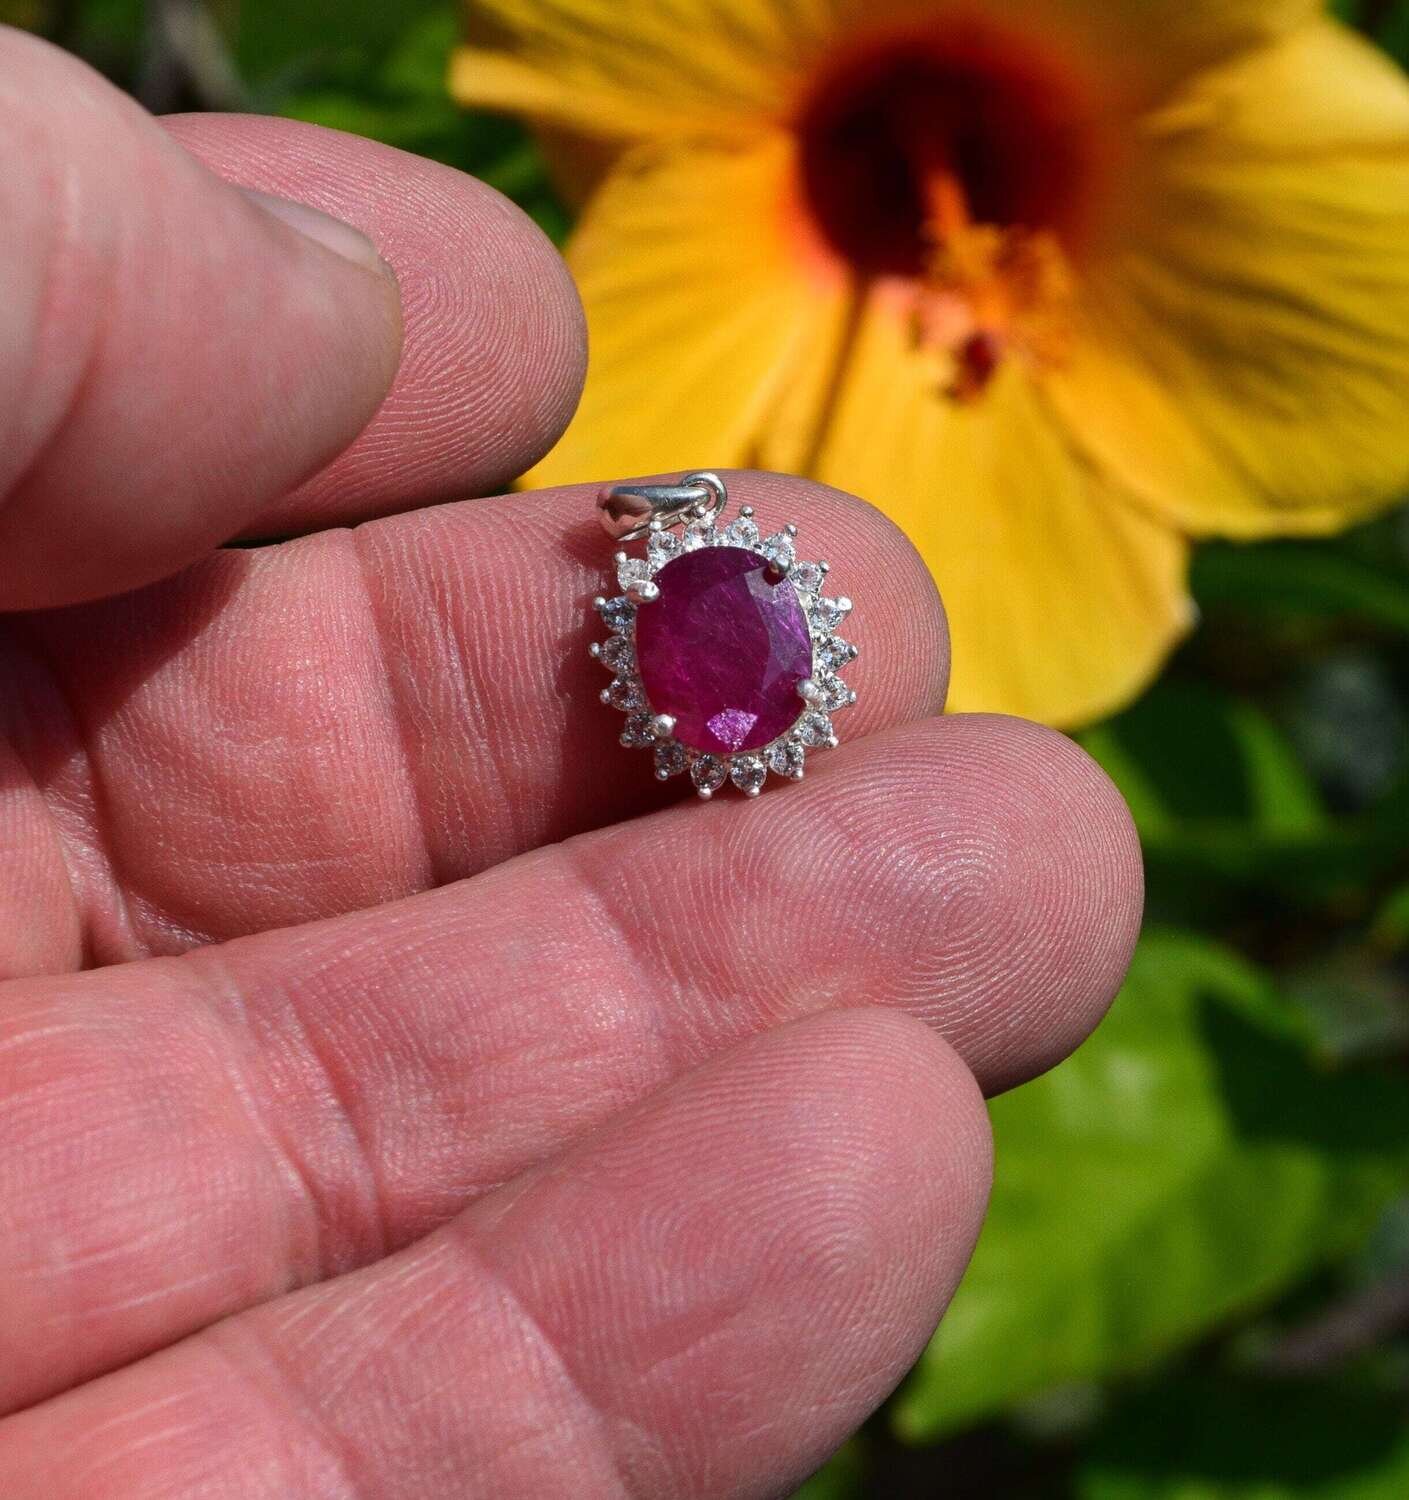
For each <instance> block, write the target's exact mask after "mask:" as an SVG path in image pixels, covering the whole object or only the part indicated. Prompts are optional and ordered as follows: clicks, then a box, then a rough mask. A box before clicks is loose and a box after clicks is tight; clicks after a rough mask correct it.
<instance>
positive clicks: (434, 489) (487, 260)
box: [162, 115, 587, 532]
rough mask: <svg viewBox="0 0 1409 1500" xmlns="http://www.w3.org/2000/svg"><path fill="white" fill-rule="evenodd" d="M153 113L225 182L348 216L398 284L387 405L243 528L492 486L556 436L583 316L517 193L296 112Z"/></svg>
mask: <svg viewBox="0 0 1409 1500" xmlns="http://www.w3.org/2000/svg"><path fill="white" fill-rule="evenodd" d="M162 124H163V126H164V127H165V129H166V130H167V131H168V132H169V133H170V134H171V135H172V136H173V137H175V138H176V139H177V140H179V141H180V142H181V143H182V145H183V146H185V147H186V148H187V149H188V150H190V151H192V152H193V153H194V154H195V155H196V156H197V157H198V158H199V159H200V160H202V161H203V162H205V163H206V165H207V166H208V167H210V168H211V170H212V171H214V172H216V173H217V174H218V175H220V176H221V177H223V178H225V179H226V180H227V181H231V182H238V183H240V184H242V185H244V186H246V187H251V188H254V189H256V190H258V191H261V192H266V193H272V194H276V195H279V196H282V197H291V198H296V199H297V200H298V201H299V202H301V203H308V204H312V205H313V206H315V207H317V208H319V209H322V210H324V211H325V212H327V213H331V214H333V215H335V216H336V217H338V218H339V219H343V220H345V221H347V222H348V223H351V224H353V225H355V226H357V228H359V229H360V230H361V231H362V232H363V233H365V234H366V235H368V236H369V237H370V238H371V239H372V240H373V241H374V242H375V243H376V244H377V246H378V248H379V250H380V251H381V253H382V255H383V256H385V258H386V259H387V260H388V261H389V262H390V263H391V265H392V266H393V267H394V268H395V270H396V273H397V276H398V278H399V280H400V283H401V288H402V295H403V300H404V304H405V311H406V347H405V352H404V355H403V358H402V361H401V367H400V370H399V373H398V376H397V380H396V383H395V385H394V387H393V389H392V391H391V393H390V395H389V396H388V398H387V400H386V402H385V404H384V405H383V406H382V408H381V410H380V411H379V412H378V414H377V416H376V419H375V420H374V421H373V422H372V423H371V424H370V426H369V427H368V428H367V430H366V431H365V432H364V433H362V435H361V436H360V437H359V439H358V440H357V442H356V443H354V444H353V445H352V447H351V448H350V449H349V450H348V451H347V452H346V453H344V454H342V455H340V456H339V457H338V459H337V460H336V461H335V462H334V463H332V464H330V465H329V466H328V467H327V468H326V469H324V470H323V471H322V472H320V473H318V474H316V475H314V476H313V477H312V478H310V479H309V481H308V482H307V483H305V484H303V485H301V486H300V487H299V488H298V490H297V491H295V492H294V493H293V494H291V495H289V496H287V497H285V498H283V499H281V500H279V501H278V502H276V503H275V504H274V505H272V506H271V507H269V508H268V509H267V510H266V512H265V513H264V514H262V515H261V516H260V517H259V519H258V521H257V522H256V523H254V527H253V529H254V530H255V531H259V530H261V529H263V530H264V531H265V532H268V531H269V530H270V529H293V528H297V529H306V528H310V527H313V526H317V525H320V524H328V523H331V522H335V521H345V520H349V519H354V520H360V519H365V518H367V517H370V516H373V515H385V514H391V513H393V512H395V511H398V510H405V509H407V508H409V507H411V506H424V505H428V504H432V503H435V502H437V501H443V500H451V499H460V498H463V496H465V495H466V494H477V493H486V492H492V491H494V490H497V489H500V488H503V487H505V486H507V485H508V483H509V482H510V481H511V480H512V479H514V478H515V477H517V476H518V475H519V474H520V473H522V472H523V471H524V470H525V469H527V468H528V467H530V466H531V465H532V464H533V463H534V462H536V461H537V459H538V458H540V457H541V456H542V455H543V454H544V453H546V452H547V451H548V450H549V449H550V448H551V447H552V446H553V444H554V443H555V442H556V441H557V439H558V438H559V437H560V436H561V434H562V432H563V430H564V429H565V428H566V426H567V424H568V422H569V420H570V419H571V417H572V414H573V412H574V411H575V410H576V407H577V402H578V399H579V397H580V396H581V393H582V384H583V380H584V377H585V372H586V359H587V336H586V322H585V318H584V315H583V311H582V305H581V301H580V299H579V298H578V295H577V289H576V286H575V284H574V283H573V280H572V277H571V275H570V274H569V272H568V270H567V267H566V265H565V264H564V262H563V259H562V257H561V256H560V255H559V254H558V252H557V250H556V248H555V247H554V246H553V244H552V243H551V241H550V240H549V239H548V237H547V236H546V235H545V234H544V233H543V232H542V230H541V229H540V228H539V227H538V226H537V225H536V224H534V223H533V221H532V220H531V219H530V218H529V217H528V216H527V215H526V214H525V213H523V211H522V210H521V209H519V208H518V207H517V206H516V205H515V204H513V203H511V202H510V201H509V200H508V199H507V198H505V197H504V196H503V195H502V194H500V193H498V192H497V191H495V190H494V189H493V188H491V187H489V186H488V185H487V184H485V183H482V182H479V181H476V180H475V179H474V178H472V177H469V176H467V175H466V174H465V173H463V172H458V171H456V170H455V169H454V168H451V167H448V166H444V165H442V164H441V163H438V162H433V161H428V160H425V159H424V158H421V157H416V156H412V155H410V154H408V153H406V152H403V151H398V150H396V149H394V148H392V147H390V146H384V145H380V144H378V143H377V142H374V141H369V140H364V139H361V138H360V137H357V136H352V135H348V134H346V133H344V132H342V131H337V130H329V129H326V128H324V127H322V126H317V125H311V124H307V123H305V122H302V121H297V120H284V119H273V118H268V117H262V116H260V117H256V116H239V115H221V116H212V115H178V116H169V117H167V118H166V119H164V120H163V121H162Z"/></svg>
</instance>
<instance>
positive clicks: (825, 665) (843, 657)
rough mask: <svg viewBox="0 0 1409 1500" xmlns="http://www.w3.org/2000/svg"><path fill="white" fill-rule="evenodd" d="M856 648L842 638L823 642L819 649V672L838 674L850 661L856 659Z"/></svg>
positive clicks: (837, 637)
mask: <svg viewBox="0 0 1409 1500" xmlns="http://www.w3.org/2000/svg"><path fill="white" fill-rule="evenodd" d="M855 656H856V648H855V647H854V646H853V645H852V644H851V643H850V642H849V641H844V640H842V639H841V637H840V636H833V637H832V638H831V640H829V641H823V642H822V644H821V645H820V646H818V648H817V666H818V668H819V670H821V671H826V672H838V671H840V670H841V669H842V668H843V667H844V666H845V665H846V664H847V662H849V661H852V660H854V659H855Z"/></svg>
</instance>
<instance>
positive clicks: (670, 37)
mask: <svg viewBox="0 0 1409 1500" xmlns="http://www.w3.org/2000/svg"><path fill="white" fill-rule="evenodd" d="M466 8H467V11H468V17H469V37H470V42H471V45H470V46H468V47H466V48H462V49H461V50H460V51H459V52H458V53H457V54H456V57H455V59H454V62H453V64H452V70H451V88H452V91H453V93H454V94H455V96H456V98H458V99H459V100H461V102H463V103H466V104H478V105H482V106H486V107H488V108H491V109H504V110H510V111H513V112H515V113H522V114H526V115H529V116H530V117H532V118H533V119H535V120H537V121H540V122H544V121H551V122H555V123H559V124H570V125H571V126H573V127H574V128H575V129H578V130H581V131H583V132H584V133H586V134H588V135H601V136H618V137H633V138H639V137H643V136H648V135H678V134H691V133H705V134H708V135H710V136H712V137H715V138H719V137H720V136H721V135H725V136H727V135H729V134H730V133H731V132H733V133H737V132H738V130H739V129H740V128H741V127H744V128H747V127H748V126H750V125H752V126H757V125H758V124H760V123H771V122H775V121H776V120H777V119H778V118H779V109H780V104H783V105H785V104H786V101H789V100H791V99H792V98H793V97H794V96H795V92H796V89H797V85H798V80H799V77H800V76H801V75H802V73H803V72H804V71H805V69H806V67H807V63H808V60H809V59H811V58H815V57H816V56H817V55H818V54H819V53H820V52H821V50H822V49H823V48H825V47H826V46H827V45H829V43H830V42H831V40H832V38H833V36H834V35H835V29H834V28H835V24H836V23H835V16H834V11H835V9H836V6H835V4H834V3H833V0H650V3H648V4H642V5H626V4H623V3H622V0H467V7H466Z"/></svg>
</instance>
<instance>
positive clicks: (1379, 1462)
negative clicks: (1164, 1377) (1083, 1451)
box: [1075, 1376, 1409, 1500]
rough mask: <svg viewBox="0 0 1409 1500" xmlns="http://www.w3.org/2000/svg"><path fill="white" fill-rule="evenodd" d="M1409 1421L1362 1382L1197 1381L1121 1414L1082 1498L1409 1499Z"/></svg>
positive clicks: (1173, 1384) (1083, 1473) (1100, 1445)
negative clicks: (1362, 1384) (1405, 1497)
mask: <svg viewBox="0 0 1409 1500" xmlns="http://www.w3.org/2000/svg"><path fill="white" fill-rule="evenodd" d="M1405 1495H1409V1423H1406V1422H1405V1418H1404V1412H1403V1409H1402V1406H1401V1405H1400V1403H1399V1402H1398V1401H1397V1400H1396V1399H1395V1398H1394V1397H1393V1396H1391V1395H1388V1394H1386V1393H1385V1392H1383V1391H1378V1390H1375V1389H1373V1388H1372V1389H1362V1388H1361V1387H1360V1385H1359V1383H1357V1382H1348V1381H1342V1382H1335V1381H1327V1380H1320V1381H1316V1382H1310V1383H1305V1384H1300V1383H1297V1384H1290V1385H1289V1384H1287V1383H1285V1382H1271V1381H1267V1380H1263V1381H1255V1380H1250V1379H1246V1378H1243V1379H1234V1378H1230V1377H1227V1376H1221V1377H1220V1376H1203V1377H1197V1376H1196V1377H1186V1378H1183V1379H1180V1380H1177V1381H1170V1382H1166V1383H1164V1384H1162V1385H1160V1386H1157V1387H1155V1388H1154V1389H1152V1390H1149V1391H1146V1392H1144V1393H1142V1394H1141V1395H1140V1396H1138V1397H1136V1398H1134V1399H1132V1400H1131V1401H1130V1402H1129V1403H1127V1404H1126V1405H1124V1406H1122V1407H1120V1408H1119V1409H1117V1411H1116V1412H1115V1413H1113V1414H1112V1416H1111V1418H1110V1419H1109V1420H1108V1421H1107V1423H1106V1424H1105V1425H1104V1427H1103V1429H1102V1432H1101V1435H1100V1436H1099V1437H1098V1438H1097V1440H1096V1441H1095V1442H1094V1443H1093V1445H1092V1447H1091V1450H1090V1452H1089V1454H1088V1456H1087V1457H1086V1459H1085V1460H1084V1462H1083V1463H1082V1464H1081V1465H1080V1467H1079V1469H1078V1471H1077V1474H1076V1483H1075V1500H1404V1496H1405Z"/></svg>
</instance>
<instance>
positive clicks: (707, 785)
mask: <svg viewBox="0 0 1409 1500" xmlns="http://www.w3.org/2000/svg"><path fill="white" fill-rule="evenodd" d="M728 774H729V768H728V766H727V765H725V763H724V762H723V761H722V760H720V759H719V757H718V756H717V755H700V756H697V757H696V759H695V761H694V762H693V764H692V765H691V766H690V780H691V781H693V782H694V783H695V786H696V788H697V789H698V790H699V791H702V792H717V791H718V790H719V788H720V787H722V786H723V785H724V778H725V777H726V776H728Z"/></svg>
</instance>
